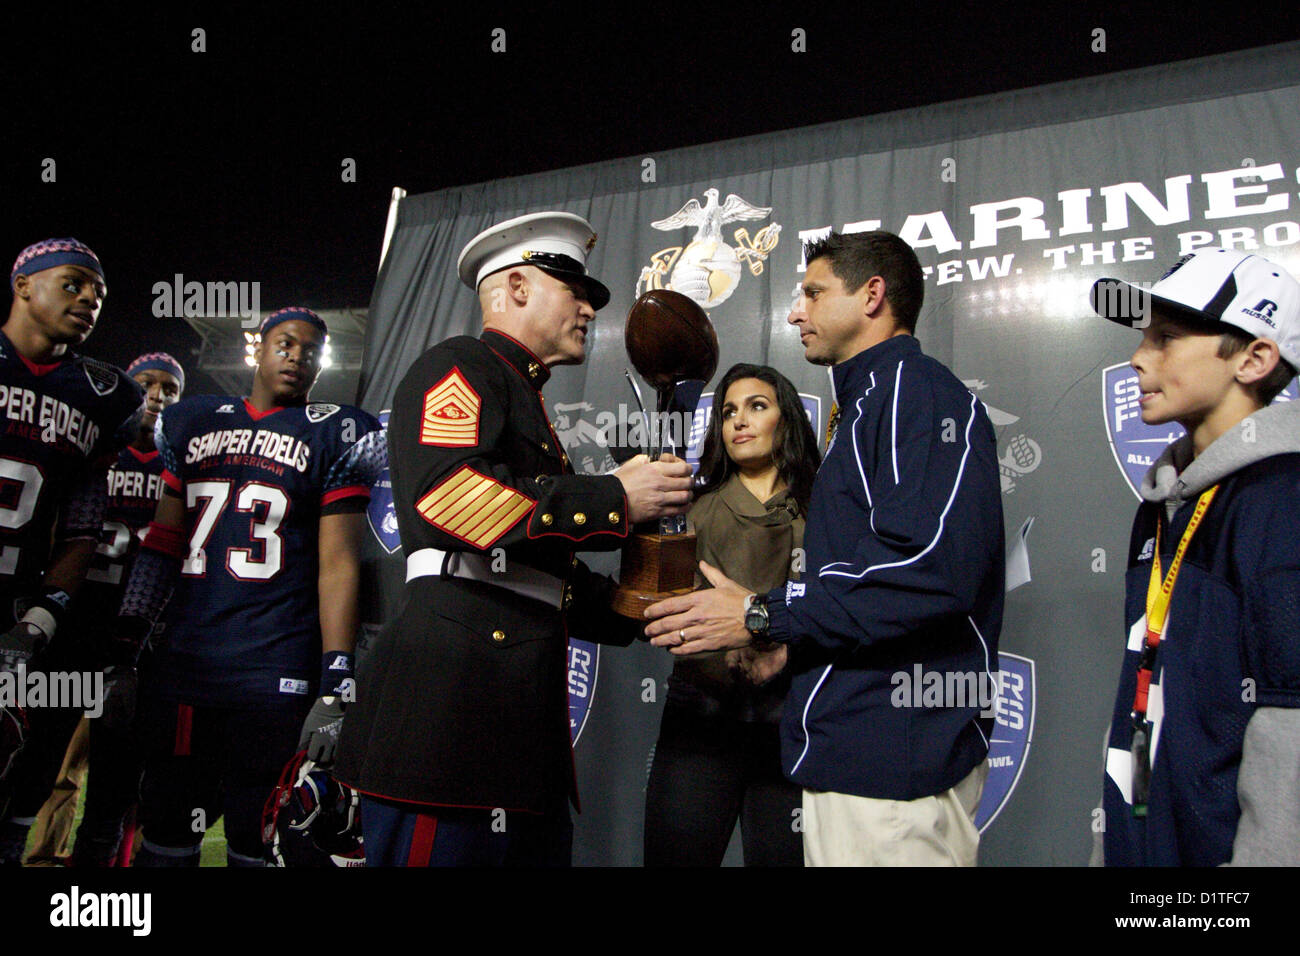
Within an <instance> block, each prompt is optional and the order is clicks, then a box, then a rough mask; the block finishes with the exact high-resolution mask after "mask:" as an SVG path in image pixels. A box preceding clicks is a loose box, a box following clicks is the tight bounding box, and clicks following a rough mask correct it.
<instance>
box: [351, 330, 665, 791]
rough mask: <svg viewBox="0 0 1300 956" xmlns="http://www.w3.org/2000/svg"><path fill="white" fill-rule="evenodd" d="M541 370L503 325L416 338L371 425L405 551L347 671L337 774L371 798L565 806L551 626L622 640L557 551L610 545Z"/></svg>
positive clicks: (603, 599)
mask: <svg viewBox="0 0 1300 956" xmlns="http://www.w3.org/2000/svg"><path fill="white" fill-rule="evenodd" d="M549 377H550V370H549V369H548V368H547V367H546V365H544V364H543V363H542V362H541V360H540V359H538V358H537V357H536V356H535V355H533V354H532V353H531V352H530V351H529V350H528V349H527V348H525V347H524V346H523V345H521V344H520V343H518V342H516V341H515V340H514V339H512V338H510V337H509V336H507V335H504V334H502V333H499V332H496V331H494V330H488V331H485V332H484V333H483V335H482V337H481V338H478V339H475V338H472V337H470V336H458V337H456V338H452V339H448V340H447V341H445V342H443V343H441V344H439V345H437V346H435V347H433V348H432V349H430V350H428V351H427V352H425V353H424V355H422V356H421V357H420V358H419V359H417V360H416V362H415V363H414V365H412V367H411V369H410V371H408V372H407V374H406V376H405V377H404V378H403V379H402V382H401V384H400V385H399V386H398V388H397V392H396V395H395V397H394V399H393V410H392V415H391V417H390V420H389V424H388V442H389V462H390V469H391V473H392V482H393V500H394V504H395V507H396V511H397V524H398V529H399V531H400V532H401V538H402V550H403V553H404V555H405V556H406V560H407V582H406V588H405V591H404V593H403V596H402V600H401V601H400V602H399V604H398V606H397V610H396V614H395V616H394V618H393V619H392V620H390V621H389V622H388V624H387V625H386V626H385V628H384V630H383V631H382V632H381V633H380V635H379V636H378V637H377V639H376V640H375V642H374V645H373V648H372V650H371V652H370V654H369V655H368V657H367V658H366V659H365V660H364V661H363V663H362V665H361V668H360V670H359V672H358V675H357V678H358V684H357V701H356V703H355V704H354V705H352V706H351V707H350V708H349V710H348V717H347V720H346V721H345V722H344V727H343V734H342V739H341V741H340V754H339V759H338V764H337V766H336V772H337V774H338V776H339V778H340V779H341V780H344V781H345V782H347V783H348V784H351V785H352V786H355V787H356V788H357V789H359V790H361V791H362V792H365V793H369V794H372V795H374V796H377V797H384V798H388V799H394V800H402V801H411V802H416V803H425V804H435V805H441V806H461V807H489V808H496V807H500V808H503V809H507V810H532V811H543V810H545V809H546V808H547V807H553V806H554V805H555V804H556V802H557V801H558V802H563V801H564V800H565V798H566V797H572V798H573V800H574V803H575V805H576V803H577V792H576V784H575V782H574V774H573V757H572V742H571V738H570V730H569V711H568V688H567V685H568V635H569V633H573V634H574V635H575V636H577V637H580V638H582V639H584V640H590V641H598V642H601V643H610V644H619V645H624V646H625V645H627V644H629V643H631V641H632V640H633V639H634V638H635V637H636V636H637V635H638V634H639V633H640V628H639V627H638V626H637V625H636V624H635V623H634V622H628V621H625V620H624V619H622V618H619V617H618V616H617V615H615V614H614V613H613V612H612V611H610V609H609V597H610V592H611V590H612V588H613V583H612V582H611V581H610V579H609V578H607V577H604V576H602V575H597V574H595V573H593V572H591V571H590V570H589V569H588V568H587V567H586V565H585V564H583V563H582V562H580V561H578V560H577V559H576V558H575V557H574V552H575V551H577V550H588V551H603V550H612V549H614V548H618V547H620V546H621V545H622V544H623V542H624V540H625V539H626V537H627V534H628V531H629V527H628V520H627V499H626V497H625V496H624V493H623V485H622V483H621V482H620V481H619V479H618V478H615V477H614V476H612V475H607V476H591V475H575V474H574V473H573V469H572V468H571V467H570V465H569V461H568V457H567V456H566V455H565V454H564V450H563V448H562V447H561V445H560V442H559V439H558V438H557V436H556V434H555V431H554V429H552V427H551V424H550V421H549V418H548V416H547V413H546V406H545V402H544V400H543V398H542V394H541V388H542V385H543V384H544V383H545V382H546V380H547V379H548V378H549Z"/></svg>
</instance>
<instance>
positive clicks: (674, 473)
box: [614, 455, 692, 524]
mask: <svg viewBox="0 0 1300 956" xmlns="http://www.w3.org/2000/svg"><path fill="white" fill-rule="evenodd" d="M614 477H615V478H617V479H618V480H619V481H621V482H622V483H623V493H624V494H625V495H627V512H628V519H629V520H630V521H631V522H632V523H633V524H636V523H638V522H641V521H649V520H651V519H653V518H663V517H667V516H668V515H679V514H684V513H685V512H686V509H687V507H688V506H689V505H690V503H691V483H692V481H691V466H690V465H689V464H687V463H686V462H685V461H683V460H682V459H680V458H677V457H675V456H673V455H664V456H663V457H662V458H660V459H659V460H658V461H651V460H650V459H649V458H648V457H647V456H645V455H637V456H636V457H635V458H632V459H630V460H629V461H628V462H627V463H626V464H624V465H623V466H622V467H621V468H619V469H618V470H617V471H615V472H614Z"/></svg>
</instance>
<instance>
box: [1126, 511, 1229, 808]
mask: <svg viewBox="0 0 1300 956" xmlns="http://www.w3.org/2000/svg"><path fill="white" fill-rule="evenodd" d="M1218 490H1219V486H1218V485H1215V486H1214V487H1212V488H1207V489H1206V490H1205V491H1203V492H1202V493H1201V497H1200V498H1198V499H1197V501H1196V510H1195V511H1193V512H1192V517H1191V520H1190V521H1188V522H1187V530H1186V531H1184V532H1183V537H1182V539H1181V540H1180V541H1179V542H1178V550H1177V551H1175V552H1174V559H1173V561H1171V562H1170V563H1169V572H1168V573H1167V574H1163V575H1162V574H1161V570H1160V524H1159V522H1157V523H1156V540H1155V554H1154V556H1153V557H1152V560H1151V577H1150V579H1149V581H1148V582H1147V633H1146V638H1145V640H1143V642H1142V657H1141V659H1140V660H1139V661H1138V671H1137V690H1136V692H1135V693H1134V695H1133V715H1132V716H1133V745H1132V756H1133V815H1134V816H1136V817H1142V816H1146V812H1147V797H1148V796H1149V794H1150V790H1151V723H1150V721H1148V720H1147V698H1148V696H1149V693H1150V690H1151V678H1152V676H1154V674H1155V665H1156V652H1157V651H1158V650H1159V649H1160V641H1161V639H1162V638H1163V637H1164V633H1165V625H1166V623H1167V622H1168V619H1169V600H1170V598H1171V597H1172V596H1173V593H1174V582H1175V581H1177V580H1178V571H1179V569H1180V568H1181V567H1182V566H1183V556H1184V555H1185V554H1186V553H1187V546H1188V545H1189V544H1191V541H1192V535H1193V534H1195V533H1196V529H1197V528H1198V527H1200V524H1201V519H1202V518H1204V517H1205V512H1206V510H1208V509H1209V507H1210V502H1211V501H1213V500H1214V493H1215V492H1216V491H1218Z"/></svg>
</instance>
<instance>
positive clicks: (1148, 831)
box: [1092, 249, 1300, 866]
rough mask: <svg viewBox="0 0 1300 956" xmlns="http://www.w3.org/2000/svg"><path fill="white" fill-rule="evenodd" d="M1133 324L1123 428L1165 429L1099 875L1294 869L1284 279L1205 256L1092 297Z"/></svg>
mask: <svg viewBox="0 0 1300 956" xmlns="http://www.w3.org/2000/svg"><path fill="white" fill-rule="evenodd" d="M1092 305H1093V308H1094V309H1095V310H1096V311H1097V312H1098V314H1100V315H1102V316H1103V317H1105V318H1108V319H1110V320H1112V321H1114V322H1118V323H1120V324H1125V325H1131V326H1133V327H1134V328H1137V329H1140V330H1141V331H1142V343H1141V344H1140V345H1139V346H1138V349H1137V351H1136V352H1134V353H1133V358H1132V365H1133V368H1134V369H1135V370H1136V371H1137V374H1138V385H1139V388H1140V389H1141V406H1142V420H1143V421H1144V422H1146V423H1147V424H1152V425H1157V424H1164V423H1167V422H1178V423H1179V424H1180V425H1182V426H1183V427H1184V428H1185V429H1186V430H1187V434H1186V435H1184V436H1183V437H1182V438H1180V439H1179V440H1178V441H1176V442H1174V443H1173V444H1172V445H1170V446H1169V447H1168V448H1167V449H1166V450H1165V452H1164V454H1163V455H1161V457H1160V459H1159V460H1158V461H1157V462H1156V463H1155V465H1153V466H1152V468H1151V470H1150V471H1149V472H1148V473H1147V475H1146V478H1145V479H1144V480H1143V482H1142V488H1141V496H1142V499H1143V504H1142V505H1141V506H1140V507H1139V508H1138V513H1137V517H1136V519H1135V520H1134V524H1133V533H1132V538H1131V541H1130V551H1129V561H1128V566H1127V572H1126V581H1125V621H1126V622H1127V624H1128V635H1127V637H1128V641H1127V646H1126V649H1125V654H1124V663H1123V667H1122V669H1121V672H1120V682H1119V690H1118V693H1117V695H1116V699H1115V707H1114V712H1113V716H1112V720H1111V728H1110V733H1109V739H1108V741H1107V754H1106V775H1105V781H1104V784H1103V787H1104V795H1103V805H1104V808H1105V838H1104V846H1105V862H1106V863H1107V864H1108V865H1119V866H1123V865H1129V866H1170V865H1190V866H1216V865H1219V864H1223V863H1232V864H1236V865H1242V864H1291V865H1295V864H1297V863H1300V548H1298V547H1297V542H1300V508H1297V504H1298V503H1300V403H1296V402H1282V403H1278V404H1276V405H1271V404H1270V403H1271V402H1273V399H1275V398H1276V397H1277V396H1278V395H1279V394H1280V393H1281V391H1282V390H1283V389H1284V388H1285V387H1286V385H1287V383H1288V382H1290V380H1291V379H1292V378H1293V377H1294V376H1295V374H1296V368H1297V366H1300V284H1297V283H1296V281H1295V279H1293V278H1292V277H1291V276H1290V275H1288V274H1287V272H1286V271H1285V270H1284V269H1282V268H1281V267H1280V266H1278V265H1276V264H1275V263H1272V262H1270V261H1268V260H1267V259H1262V258H1260V257H1259V256H1253V255H1248V254H1245V253H1241V252H1231V251H1228V250H1224V249H1205V250H1199V251H1197V252H1194V253H1192V254H1191V255H1188V256H1184V257H1183V258H1182V259H1180V260H1179V261H1178V262H1177V263H1176V264H1175V265H1174V267H1173V268H1172V269H1170V270H1169V271H1168V272H1167V273H1165V275H1164V276H1163V277H1161V279H1160V280H1159V281H1158V282H1156V283H1155V284H1154V285H1153V286H1152V287H1151V288H1150V290H1149V291H1147V290H1142V289H1139V288H1137V287H1135V286H1131V285H1129V284H1128V283H1125V282H1121V281H1120V280H1117V279H1101V280H1100V281H1098V282H1097V283H1096V285H1094V286H1093V290H1092Z"/></svg>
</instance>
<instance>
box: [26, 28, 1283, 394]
mask: <svg viewBox="0 0 1300 956" xmlns="http://www.w3.org/2000/svg"><path fill="white" fill-rule="evenodd" d="M843 6H844V8H843V9H841V8H840V7H838V6H835V5H827V6H825V7H824V8H818V7H817V5H814V4H797V5H796V4H788V5H784V6H778V5H763V4H741V3H721V4H713V5H708V4H695V5H691V6H685V5H683V6H681V7H678V6H675V5H672V6H665V5H663V4H641V5H635V6H634V5H623V4H616V5H615V4H611V5H608V6H602V7H599V8H596V9H594V10H593V11H589V12H584V11H583V10H582V9H581V8H580V7H578V6H576V5H557V4H541V3H534V4H527V5H525V4H519V5H504V4H491V3H477V4H465V5H464V6H463V9H462V10H461V12H458V13H455V12H453V13H448V12H447V11H446V10H444V9H442V8H441V5H437V4H433V5H423V4H421V5H419V6H418V7H417V6H416V5H413V4H412V5H403V6H391V7H386V6H384V5H382V4H375V3H369V4H357V3H349V4H328V3H322V4H316V5H314V6H313V7H311V8H310V10H309V11H307V10H304V11H301V12H298V13H289V12H283V11H279V10H275V11H267V10H262V9H258V10H254V9H251V8H250V9H246V10H243V11H239V10H237V9H231V8H230V7H229V6H228V5H217V4H195V5H185V4H168V5H167V6H166V7H164V8H161V9H160V10H159V11H158V12H157V13H155V14H152V15H142V14H128V13H124V12H121V11H120V10H119V9H117V8H116V7H114V6H110V5H103V6H100V7H98V8H96V9H95V10H94V12H93V13H92V12H89V11H87V12H82V13H75V12H70V11H68V10H66V9H64V8H62V7H60V8H59V9H57V10H40V11H37V12H33V9H34V8H33V7H32V5H21V6H19V5H15V6H10V7H8V8H7V9H6V11H5V13H4V14H3V21H4V36H5V37H6V41H5V52H4V56H3V60H2V61H0V74H2V75H3V77H4V84H5V98H4V100H5V103H6V105H7V107H8V109H7V115H6V121H7V122H6V126H7V129H8V136H7V138H6V144H5V149H4V150H3V157H2V159H0V162H2V163H3V166H2V167H0V182H3V193H2V195H3V199H4V205H3V208H4V210H5V216H4V218H3V227H2V232H3V236H2V238H3V241H2V242H0V255H3V256H4V257H5V261H6V263H9V262H12V260H13V258H14V256H16V255H17V253H18V251H19V250H20V249H21V248H22V247H23V246H25V245H27V244H28V243H30V242H34V241H36V240H38V239H43V238H47V237H51V236H66V235H72V236H76V237H77V238H79V239H81V240H82V241H84V242H86V243H88V244H89V245H90V246H91V247H92V248H93V249H95V251H96V252H97V253H98V254H99V255H100V257H101V259H102V260H103V262H104V265H105V270H106V272H107V274H108V275H107V278H108V286H109V290H110V291H109V297H108V300H107V302H106V304H105V308H104V313H103V315H102V317H101V322H100V326H99V327H98V328H97V329H96V331H95V334H94V336H93V337H92V338H91V339H90V340H89V341H88V342H87V343H86V346H85V347H84V351H86V352H87V353H88V354H92V355H97V356H99V357H102V358H105V359H108V360H110V361H113V362H117V363H120V364H125V363H126V362H127V361H129V360H130V358H132V357H133V356H134V355H135V354H137V353H138V352H140V351H142V350H144V349H146V348H150V349H152V348H166V349H167V350H169V351H172V352H173V353H174V354H176V355H177V356H178V357H179V358H181V359H182V361H184V362H186V363H187V364H189V363H190V362H192V352H191V350H192V349H193V348H194V346H195V345H196V344H197V339H196V337H195V336H194V335H193V333H191V332H190V330H189V329H188V327H187V326H185V324H184V322H183V321H181V320H179V319H167V320H158V319H154V318H153V317H152V316H151V314H150V306H151V303H152V301H153V296H152V292H151V289H152V287H153V284H154V283H155V282H158V281H169V280H170V279H171V277H172V276H173V274H175V273H178V272H179V273H183V274H185V275H186V276H187V277H193V278H198V279H201V280H215V281H230V280H235V281H246V280H256V281H260V282H261V284H262V300H263V302H264V303H272V304H284V303H287V302H290V301H292V302H294V303H300V304H305V305H309V306H313V307H318V308H338V307H345V306H365V305H367V304H368V302H369V299H370V291H371V286H372V284H373V281H374V275H375V270H376V267H377V265H378V255H379V248H380V242H381V239H382V235H383V227H384V219H385V216H386V213H387V205H388V197H389V193H390V191H391V189H392V187H393V186H395V185H400V186H403V187H405V188H406V189H407V190H408V191H409V192H410V193H412V194H415V193H420V192H426V191H429V190H434V189H438V188H442V187H445V186H451V185H457V184H463V183H473V182H481V181H485V180H490V179H494V178H498V177H502V176H509V175H517V174H521V173H530V172H537V171H541V170H546V169H556V168H561V167H565V166H571V165H577V164H581V163H588V162H594V161H598V160H604V159H612V158H616V157H620V156H639V155H653V154H654V152H655V151H657V150H665V149H672V148H676V147H681V146H687V145H691V144H695V143H704V142H710V141H714V140H720V139H728V138H732V137H737V136H745V135H750V134H754V133H760V132H764V131H769V130H775V129H786V128H791V127H798V126H805V125H810V124H814V123H820V122H826V121H830V120H837V119H844V118H849V117H855V116H863V115H869V114H873V113H879V112H884V111H888V110H894V109H901V108H907V107H915V106H921V105H924V104H928V103H937V102H943V101H947V100H953V99H959V98H963V97H968V96H977V95H981V94H986V93H994V92H998V91H1002V90H1009V89H1016V88H1020V87H1026V86H1034V85H1038V84H1042V83H1049V82H1055V81H1060V80H1068V79H1073V78H1077V77H1083V76H1090V75H1096V74H1100V73H1107V72H1112V71H1118V70H1125V69H1132V68H1136V67H1142V66H1148V65H1152V64H1155V63H1162V62H1170V61H1175V60H1182V59H1188V58H1191V57H1197V56H1205V55H1210V54H1214V53H1223V52H1227V51H1231V50H1240V49H1246V48H1249V47H1255V46H1264V45H1270V44H1273V43H1280V42H1284V41H1287V40H1294V39H1296V38H1298V37H1300V11H1298V10H1297V9H1296V7H1295V5H1294V4H1287V5H1286V6H1285V7H1284V8H1283V10H1284V11H1285V12H1274V13H1271V14H1270V13H1267V12H1266V11H1265V10H1264V9H1262V8H1261V7H1260V6H1255V5H1252V6H1251V7H1250V8H1249V12H1248V13H1244V12H1243V13H1242V15H1241V16H1233V17H1230V18H1224V17H1223V16H1222V15H1219V16H1217V17H1214V16H1211V15H1209V14H1207V13H1203V12H1201V11H1202V8H1201V7H1199V6H1197V5H1187V4H1182V5H1175V4H1163V5H1156V6H1155V7H1154V8H1151V9H1146V10H1143V11H1139V12H1135V11H1127V10H1126V11H1110V10H1107V9H1106V8H1105V7H1104V5H1090V4H1072V5H1070V6H1068V7H1064V8H1062V9H1052V8H1051V5H1043V4H1035V5H1025V6H1024V7H1023V8H1019V9H1018V8H1014V7H998V6H992V5H990V6H985V7H982V8H980V9H979V10H974V11H973V10H971V9H969V8H966V7H963V8H962V12H958V13H948V12H945V10H944V9H943V7H942V6H938V5H931V4H899V5H889V9H890V10H891V12H889V13H880V12H876V11H877V9H878V8H880V7H883V6H885V5H882V4H871V3H863V4H852V5H847V4H846V5H843ZM1237 9H1238V10H1240V11H1244V10H1245V8H1241V7H1238V8H1237ZM900 10H901V11H902V12H898V11H900ZM557 11H562V13H559V12H557ZM497 27H500V28H503V29H505V31H506V35H505V42H506V52H504V53H494V52H492V50H491V41H492V31H493V30H494V29H495V28H497ZM195 28H202V29H203V30H204V31H205V32H206V37H205V41H206V52H203V53H196V52H192V51H191V45H192V43H193V40H192V35H191V31H193V30H194V29H195ZM795 28H801V29H803V30H805V31H806V38H807V39H806V43H807V51H806V52H803V53H796V52H793V51H792V50H791V43H792V40H791V31H792V30H794V29H795ZM1097 28H1101V29H1104V30H1105V31H1106V51H1105V52H1104V53H1097V52H1093V50H1092V45H1093V31H1094V30H1095V29H1097ZM47 157H48V158H53V159H54V160H55V162H56V175H57V180H56V182H54V183H46V182H42V180H41V172H42V163H43V161H44V160H45V159H46V158H47ZM345 157H350V158H353V159H355V160H356V172H357V181H356V182H355V183H345V182H342V180H341V170H342V166H341V164H342V162H343V160H344V158H345ZM194 384H195V385H196V386H199V387H198V388H197V389H192V390H195V391H205V390H209V389H207V388H205V387H204V386H205V385H206V384H207V383H205V382H204V381H203V379H202V378H199V379H197V380H196V381H195V383H194Z"/></svg>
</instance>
